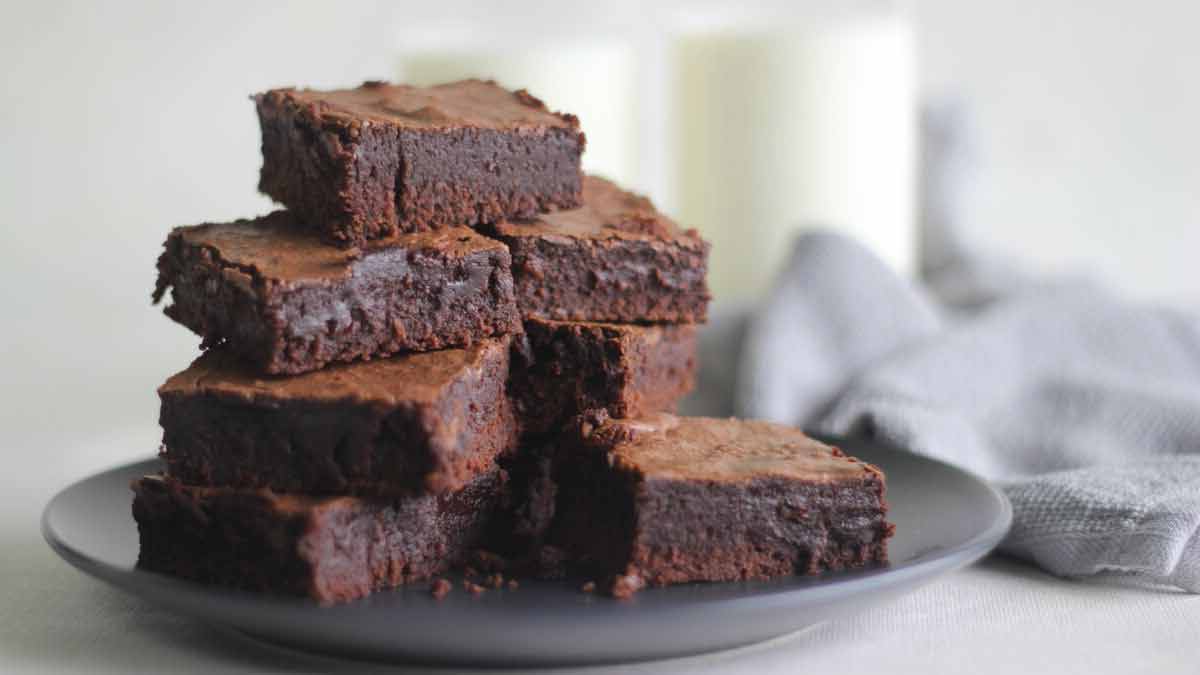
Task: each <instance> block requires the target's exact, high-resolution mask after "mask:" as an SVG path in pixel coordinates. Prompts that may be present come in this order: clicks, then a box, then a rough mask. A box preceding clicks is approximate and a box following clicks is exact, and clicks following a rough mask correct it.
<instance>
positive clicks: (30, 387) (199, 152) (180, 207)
mask: <svg viewBox="0 0 1200 675" xmlns="http://www.w3.org/2000/svg"><path fill="white" fill-rule="evenodd" d="M547 4H548V3H547ZM487 6H488V7H492V6H493V5H491V4H489V5H487ZM581 6H582V5H581ZM439 7H440V9H441V10H444V11H451V12H454V13H455V15H456V16H460V17H462V16H472V15H473V13H475V12H476V10H472V9H471V8H470V7H471V6H470V3H461V2H459V3H442V4H441V5H439ZM408 11H409V10H408V9H407V8H406V7H405V6H404V3H387V2H371V1H358V2H343V3H338V4H336V5H334V4H332V3H311V4H303V5H301V4H295V3H291V4H287V5H284V4H279V5H278V6H274V5H269V4H267V3H260V2H253V1H250V0H246V1H243V2H237V3H174V4H172V5H165V4H163V3H149V2H147V3H137V4H116V3H113V4H102V3H70V2H42V3H28V4H27V5H25V6H23V7H20V8H16V7H12V6H9V5H6V6H5V7H4V8H3V9H0V64H3V65H2V66H0V77H2V78H3V79H2V84H3V87H2V88H0V228H3V229H2V230H0V374H2V378H3V385H4V389H3V390H0V429H4V431H3V432H0V437H4V438H11V439H14V440H13V441H11V442H16V441H15V439H16V438H18V434H19V433H20V432H34V433H40V434H54V433H56V432H60V431H66V430H71V431H75V432H78V431H81V430H82V431H87V430H93V429H94V430H100V429H103V428H106V427H115V426H124V425H137V424H146V423H148V422H150V421H152V420H153V419H154V418H155V416H156V414H157V399H156V396H155V393H154V389H155V387H156V386H157V385H158V384H159V383H160V382H161V381H162V380H163V379H164V378H165V377H166V376H167V375H169V374H170V373H172V372H174V371H176V370H178V369H180V368H182V367H183V366H185V365H186V364H187V363H188V361H189V360H190V359H191V358H192V357H193V356H194V354H195V347H196V344H197V342H198V340H197V339H196V338H194V337H193V336H191V334H190V333H188V332H187V331H186V330H184V329H182V328H180V327H179V326H176V325H174V324H173V323H171V322H170V321H168V320H167V319H165V318H163V317H162V316H161V313H160V311H159V309H157V308H152V307H151V306H150V304H149V295H150V291H151V288H152V285H153V282H154V260H155V257H156V256H157V253H158V250H159V247H160V245H161V241H162V239H163V236H164V235H165V233H166V230H167V229H168V228H169V227H170V226H172V225H178V224H187V223H194V222H201V221H204V220H221V219H229V218H234V217H240V216H246V215H251V214H256V213H261V212H265V211H266V210H268V209H269V208H270V206H269V204H268V202H267V201H266V200H265V199H263V198H262V197H260V196H258V195H257V194H256V193H255V184H256V177H257V170H258V164H259V158H258V131H257V125H256V123H255V120H254V115H253V109H252V107H251V105H250V103H249V102H248V101H247V100H246V96H247V95H248V94H250V93H252V92H255V91H258V90H262V89H264V88H267V87H270V86H276V85H283V84H293V83H301V84H309V85H314V86H328V85H338V84H351V83H355V82H357V81H359V80H362V79H365V78H378V77H389V76H391V74H392V73H393V72H394V69H395V61H394V51H393V50H394V48H395V42H394V39H393V37H392V30H393V27H394V26H395V25H396V22H397V21H399V20H403V19H407V18H410V15H409V14H407V12H408ZM911 11H912V13H913V16H914V17H915V19H916V22H917V29H918V36H919V40H920V49H921V54H920V56H921V60H922V64H923V65H922V67H923V68H924V88H925V89H926V90H927V91H930V92H934V93H937V94H939V95H942V94H946V93H954V92H958V93H961V94H962V95H963V96H964V97H965V99H966V101H967V103H968V104H969V106H970V107H971V108H972V109H973V110H974V111H975V113H976V115H977V122H978V127H979V128H980V131H981V136H980V146H981V151H982V152H981V154H982V158H983V161H984V165H983V170H982V174H981V179H982V185H983V188H984V189H983V196H982V198H981V206H982V208H981V210H980V211H979V212H978V213H977V215H976V219H975V221H974V225H973V229H974V230H976V232H977V234H978V236H979V237H980V238H983V239H985V240H986V241H988V242H990V243H992V244H993V245H994V246H996V247H997V248H1000V249H1003V250H1005V251H1008V252H1010V253H1012V254H1014V255H1016V256H1018V257H1021V258H1024V259H1027V260H1030V261H1032V262H1034V263H1036V264H1038V265H1041V266H1046V267H1053V266H1059V265H1064V264H1084V265H1087V266H1090V267H1093V268H1095V269H1097V270H1099V271H1100V272H1101V273H1103V274H1105V275H1107V276H1108V277H1110V278H1111V279H1112V280H1113V281H1114V282H1115V283H1118V284H1120V285H1121V286H1123V287H1125V288H1128V289H1130V290H1132V291H1134V292H1138V293H1144V294H1153V295H1168V296H1177V295H1185V294H1195V293H1196V292H1197V291H1200V276H1197V275H1196V273H1195V272H1194V271H1193V267H1194V265H1193V262H1192V259H1193V258H1194V256H1195V253H1194V252H1195V251H1197V250H1200V190H1197V186H1198V185H1200V170H1198V169H1197V158H1198V157H1200V132H1198V131H1197V120H1200V88H1198V87H1196V86H1194V84H1193V80H1194V75H1193V74H1192V73H1191V70H1192V69H1193V68H1194V65H1195V64H1196V63H1198V62H1200V41H1197V40H1195V39H1194V38H1192V36H1191V34H1190V33H1191V32H1192V31H1193V30H1194V29H1195V27H1196V26H1197V25H1200V6H1198V5H1196V4H1194V3H1190V2H1186V1H1185V0H1179V1H1177V2H1160V3H1150V2H1142V3H1127V2H1115V1H1111V0H1106V1H1104V2H1091V3H1078V2H1064V1H1059V2H1045V1H1038V2H1034V1H1032V0H1015V1H1013V2H1005V3H985V2H954V1H952V0H928V1H923V2H915V3H914V4H913V5H912V7H911ZM9 444H10V441H7V440H6V441H5V445H6V447H4V450H5V451H6V452H9V453H17V452H20V451H21V448H19V447H8V445H9ZM150 451H152V448H130V456H143V455H145V454H147V453H148V452H150Z"/></svg>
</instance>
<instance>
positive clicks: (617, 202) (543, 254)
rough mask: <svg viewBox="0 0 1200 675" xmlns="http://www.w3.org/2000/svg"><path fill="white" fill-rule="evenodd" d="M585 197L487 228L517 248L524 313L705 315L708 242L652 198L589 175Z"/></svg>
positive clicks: (615, 317)
mask: <svg viewBox="0 0 1200 675" xmlns="http://www.w3.org/2000/svg"><path fill="white" fill-rule="evenodd" d="M583 200H584V204H583V206H582V207H580V208H578V209H572V210H566V211H558V212H555V213H550V214H546V215H543V216H540V217H538V218H535V219H532V220H526V221H505V222H501V223H497V224H495V225H492V226H491V227H490V228H489V229H488V232H489V234H491V235H492V236H495V237H496V238H498V239H500V240H502V241H504V242H505V243H506V244H508V246H509V248H510V249H511V251H512V258H513V260H512V263H513V279H514V283H515V288H516V296H517V304H518V306H519V307H520V309H521V313H522V315H523V316H524V317H525V318H539V319H557V320H576V321H611V322H621V323H634V322H670V323H703V322H704V321H705V319H706V318H707V313H708V302H709V299H710V297H711V296H710V294H709V291H708V285H707V281H706V275H707V268H708V253H709V244H708V242H706V241H705V240H704V239H702V238H701V237H700V235H699V234H698V233H696V231H695V230H683V229H681V228H680V227H679V226H678V225H677V224H676V223H675V222H674V221H672V220H671V219H670V218H668V217H666V216H665V215H663V214H661V213H659V212H658V211H657V210H656V209H655V208H654V205H653V204H651V202H650V200H648V199H646V198H645V197H643V196H641V195H638V194H635V193H632V192H627V191H625V190H622V189H621V188H619V187H617V186H616V185H614V184H613V183H611V182H609V181H607V180H604V179H602V178H597V177H594V176H588V177H585V178H584V183H583Z"/></svg>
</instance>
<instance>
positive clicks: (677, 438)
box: [549, 414, 893, 596]
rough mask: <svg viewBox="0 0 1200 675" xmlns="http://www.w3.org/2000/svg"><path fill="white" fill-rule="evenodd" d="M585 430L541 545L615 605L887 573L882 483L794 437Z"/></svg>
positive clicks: (739, 425) (652, 421) (751, 427)
mask: <svg viewBox="0 0 1200 675" xmlns="http://www.w3.org/2000/svg"><path fill="white" fill-rule="evenodd" d="M581 426H582V429H581V440H580V441H579V442H577V443H575V444H574V445H567V446H565V447H563V448H560V450H559V453H558V457H557V459H556V466H555V479H556V482H557V486H558V487H557V495H558V501H557V505H556V509H557V513H556V516H555V521H554V524H553V526H552V528H551V532H550V534H549V540H550V541H551V542H552V543H555V544H557V545H559V546H561V547H562V548H563V549H565V550H566V551H567V553H568V554H569V556H570V558H571V560H572V562H571V565H572V566H573V567H574V569H575V570H576V571H577V572H578V573H582V574H585V575H588V576H589V577H591V578H595V579H598V580H601V581H602V584H601V588H602V589H605V590H608V591H610V592H612V593H613V594H614V595H617V596H623V595H628V594H630V593H633V592H635V591H637V590H638V589H639V588H641V587H643V586H645V585H650V586H663V585H667V584H677V583H684V582H691V581H729V580H739V579H767V578H770V577H778V576H783V575H792V574H817V573H819V572H822V571H824V570H840V569H845V568H852V567H861V566H864V565H868V564H871V563H879V562H885V561H886V560H887V539H888V537H889V536H891V534H892V530H893V528H892V526H891V525H890V524H889V523H888V522H887V520H886V517H887V503H886V501H885V500H884V475H883V473H882V472H881V471H880V470H879V469H877V468H876V467H874V466H871V465H869V464H866V463H863V462H860V461H858V460H856V459H854V458H852V457H847V456H846V455H844V454H843V453H842V452H841V451H839V450H838V449H837V448H833V447H830V446H827V445H825V444H823V443H820V442H818V441H816V440H813V439H811V438H809V437H807V436H805V435H804V434H803V433H801V432H800V431H799V430H797V429H792V428H789V427H785V426H781V425H778V424H772V423H769V422H761V421H750V420H738V419H713V418H703V417H691V418H689V417H674V416H672V415H667V414H658V415H654V416H651V417H647V418H643V419H640V420H607V421H605V420H603V419H599V420H597V421H596V423H595V425H593V424H591V423H584V424H582V425H581Z"/></svg>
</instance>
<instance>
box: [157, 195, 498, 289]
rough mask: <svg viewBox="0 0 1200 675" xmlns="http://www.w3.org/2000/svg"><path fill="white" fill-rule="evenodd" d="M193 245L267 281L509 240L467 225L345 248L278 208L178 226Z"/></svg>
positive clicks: (456, 252) (342, 274) (327, 274)
mask: <svg viewBox="0 0 1200 675" xmlns="http://www.w3.org/2000/svg"><path fill="white" fill-rule="evenodd" d="M171 237H173V238H174V237H178V238H180V239H182V240H183V242H184V243H185V244H187V245H189V246H196V247H204V248H207V249H208V250H210V251H211V252H212V253H213V254H215V255H216V257H217V258H218V259H219V260H220V261H221V262H223V263H224V264H225V265H226V266H229V267H234V268H237V269H239V270H241V271H242V272H244V273H255V274H257V275H258V276H261V277H262V278H264V279H272V280H278V281H288V282H293V281H305V280H313V281H321V280H338V279H344V278H346V277H348V276H349V275H350V274H351V273H352V270H353V268H354V267H355V265H356V264H357V265H364V264H369V260H370V258H371V257H372V256H374V255H376V254H378V253H380V252H382V251H388V250H393V249H404V250H406V251H409V252H410V255H418V254H419V252H421V251H427V252H431V253H436V254H437V255H441V256H445V257H448V258H461V257H466V256H469V255H471V254H474V253H478V252H481V251H505V250H506V249H505V246H504V244H502V243H500V242H498V241H495V240H493V239H488V238H487V237H484V236H483V235H480V234H478V233H476V232H475V231H474V230H471V229H469V228H466V227H457V228H448V229H441V230H434V231H431V232H417V233H413V234H399V235H395V236H393V237H390V238H387V239H378V240H375V241H372V242H368V243H367V244H366V245H365V246H363V247H361V248H356V249H355V248H352V249H340V248H335V247H333V246H329V245H327V244H325V243H324V242H322V241H321V239H320V237H319V236H318V235H317V234H315V233H313V232H311V231H309V230H308V229H307V228H304V227H302V226H300V225H298V224H297V223H296V221H295V217H294V216H293V215H292V214H291V213H290V212H288V211H276V212H274V213H272V214H270V215H267V216H263V217H262V218H256V219H254V220H238V221H234V222H232V223H211V224H205V225H191V226H187V227H178V228H175V230H174V231H172V232H171ZM402 262H403V261H397V260H393V259H392V258H389V262H388V264H389V265H390V266H391V267H389V270H390V272H391V273H392V274H397V275H398V274H401V273H402V272H403V270H400V269H397V268H396V267H395V266H396V265H399V264H402Z"/></svg>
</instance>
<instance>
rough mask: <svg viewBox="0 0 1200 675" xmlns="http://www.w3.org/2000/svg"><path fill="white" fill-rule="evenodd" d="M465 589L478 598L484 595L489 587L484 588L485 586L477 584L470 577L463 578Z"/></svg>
mask: <svg viewBox="0 0 1200 675" xmlns="http://www.w3.org/2000/svg"><path fill="white" fill-rule="evenodd" d="M463 590H464V591H466V592H468V593H470V594H471V595H473V596H475V597H477V598H478V597H479V596H481V595H483V594H484V592H485V591H487V589H486V588H484V587H483V586H480V585H479V584H477V583H475V582H473V581H470V580H468V579H463Z"/></svg>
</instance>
